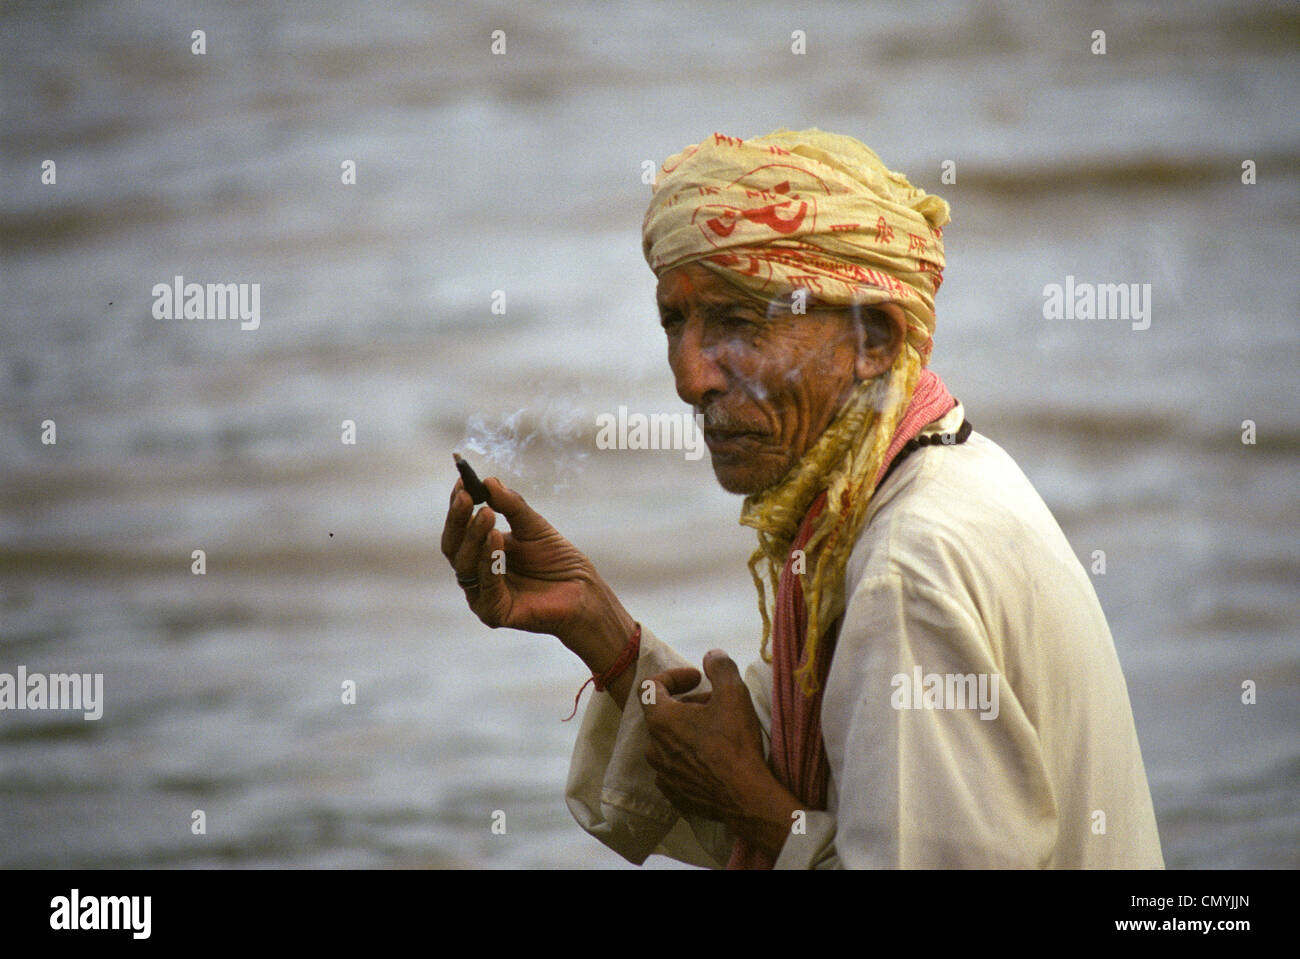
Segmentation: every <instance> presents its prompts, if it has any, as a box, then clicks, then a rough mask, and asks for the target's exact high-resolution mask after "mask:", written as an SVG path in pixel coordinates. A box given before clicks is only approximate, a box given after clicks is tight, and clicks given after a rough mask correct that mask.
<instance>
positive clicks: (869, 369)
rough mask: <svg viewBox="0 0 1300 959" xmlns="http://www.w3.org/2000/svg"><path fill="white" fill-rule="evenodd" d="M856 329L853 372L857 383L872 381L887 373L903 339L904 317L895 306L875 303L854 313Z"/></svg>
mask: <svg viewBox="0 0 1300 959" xmlns="http://www.w3.org/2000/svg"><path fill="white" fill-rule="evenodd" d="M854 320H855V323H856V325H857V329H858V357H857V360H856V362H855V363H854V367H853V371H854V373H855V374H856V375H857V378H858V379H860V380H872V379H875V378H876V377H877V376H880V375H881V374H882V373H885V372H886V371H888V370H889V369H890V368H891V367H892V366H893V365H894V361H895V360H897V359H898V353H899V351H900V350H902V348H903V343H904V341H905V340H906V338H907V316H906V314H904V313H903V308H902V307H901V306H899V305H898V304H897V303H877V304H875V305H874V306H864V307H862V308H860V309H858V310H855V311H854Z"/></svg>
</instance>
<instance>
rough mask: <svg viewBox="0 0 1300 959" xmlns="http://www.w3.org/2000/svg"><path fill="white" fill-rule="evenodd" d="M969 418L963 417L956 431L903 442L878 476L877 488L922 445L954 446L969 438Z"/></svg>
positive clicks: (970, 428) (971, 427) (970, 427)
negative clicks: (883, 473) (892, 460)
mask: <svg viewBox="0 0 1300 959" xmlns="http://www.w3.org/2000/svg"><path fill="white" fill-rule="evenodd" d="M973 429H974V427H973V426H971V422H970V420H967V419H963V420H962V421H961V426H959V427H957V432H956V433H929V434H926V435H922V436H914V437H912V438H911V439H910V440H908V441H907V442H906V443H905V444H903V448H902V449H901V450H899V451H898V455H897V456H895V457H894V462H892V463H890V464H889V469H887V470H885V475H884V476H882V477H880V482H879V483H877V484H876V489H879V488H880V487H881V486H882V485H883V484H884V482H885V480H887V479H889V474H890V473H892V472H894V470H896V469H897V468H898V464H899V463H901V462H903V460H905V459H907V457H908V456H910V455H911V454H912V453H915V452H916V451H917V450H919V449H920V448H921V447H922V446H956V445H957V444H958V443H965V442H966V440H967V439H969V438H970V434H971V430H973Z"/></svg>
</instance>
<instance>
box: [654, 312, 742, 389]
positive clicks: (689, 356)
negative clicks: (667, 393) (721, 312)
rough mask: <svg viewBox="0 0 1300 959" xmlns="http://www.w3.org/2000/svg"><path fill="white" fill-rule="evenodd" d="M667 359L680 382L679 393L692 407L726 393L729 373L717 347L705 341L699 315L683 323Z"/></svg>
mask: <svg viewBox="0 0 1300 959" xmlns="http://www.w3.org/2000/svg"><path fill="white" fill-rule="evenodd" d="M668 359H669V365H671V366H672V370H673V377H674V378H675V379H676V381H677V395H678V396H680V397H681V398H682V400H683V401H685V402H686V403H689V404H690V405H691V406H694V407H697V408H698V407H702V406H705V405H707V403H706V401H705V397H707V396H709V395H710V394H712V393H725V392H726V390H727V377H726V374H725V373H724V372H723V369H722V367H721V366H719V365H718V360H717V355H716V348H715V346H714V345H713V344H711V343H707V342H706V341H705V331H704V323H703V322H702V321H701V320H700V318H699V317H692V318H691V319H689V320H686V321H685V322H684V323H683V324H682V331H681V335H680V336H679V337H678V339H677V342H676V344H674V346H673V349H672V350H671V351H670V353H669V357H668Z"/></svg>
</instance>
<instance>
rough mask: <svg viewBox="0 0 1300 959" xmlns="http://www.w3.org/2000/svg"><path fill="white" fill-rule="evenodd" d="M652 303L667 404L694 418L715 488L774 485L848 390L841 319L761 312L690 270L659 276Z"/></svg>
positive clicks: (850, 326)
mask: <svg viewBox="0 0 1300 959" xmlns="http://www.w3.org/2000/svg"><path fill="white" fill-rule="evenodd" d="M657 298H658V301H659V316H660V320H661V322H662V323H663V327H664V332H665V333H666V334H667V336H668V364H669V366H671V367H672V371H673V376H674V377H675V378H676V380H677V395H678V396H680V397H681V398H682V399H683V400H685V401H686V402H687V403H690V404H691V405H692V406H693V407H695V410H696V412H698V413H703V414H704V427H705V433H704V436H705V442H706V443H707V444H708V447H709V452H710V454H711V455H712V457H713V472H714V474H715V475H716V476H717V478H718V482H719V483H720V484H721V485H722V488H723V489H725V490H727V491H729V492H732V493H745V494H748V493H757V492H759V491H761V490H764V489H766V488H767V487H769V486H771V485H772V484H774V483H776V482H777V481H778V480H780V479H781V478H782V477H783V476H785V474H786V473H787V472H789V470H790V469H791V467H793V466H794V465H795V464H796V463H797V462H798V461H799V460H800V459H801V458H802V457H803V455H804V453H806V452H807V451H808V449H809V448H810V447H811V446H812V445H813V443H815V442H816V441H817V438H818V437H819V436H821V434H822V432H823V431H824V430H825V429H826V427H827V426H829V425H830V423H831V420H833V419H834V417H835V414H836V412H837V411H838V410H839V408H840V406H841V405H842V404H843V402H844V400H845V399H846V398H847V397H848V395H849V393H850V392H851V391H852V389H853V385H854V383H855V376H854V369H855V361H856V358H857V357H858V354H859V350H860V346H861V342H860V341H861V337H860V333H859V330H858V327H857V326H856V325H855V323H854V322H853V320H852V317H851V314H850V313H849V311H846V310H843V309H818V308H815V307H813V306H811V305H810V306H809V308H808V312H807V313H805V314H802V315H799V314H794V313H791V312H790V310H789V309H788V308H785V309H772V310H767V309H765V308H764V307H763V306H761V305H759V304H757V303H756V302H754V301H751V300H749V299H747V298H746V297H744V296H743V295H742V294H741V293H740V292H739V291H738V290H737V289H736V288H735V287H734V286H732V285H731V284H729V283H727V282H726V281H725V280H723V279H722V278H721V277H719V276H718V275H717V274H715V273H713V272H712V271H710V270H708V269H706V268H704V267H702V266H699V265H697V264H693V263H692V264H687V265H685V266H680V267H678V268H676V269H673V270H668V271H666V272H665V273H664V274H663V275H662V276H660V278H659V288H658V293H657Z"/></svg>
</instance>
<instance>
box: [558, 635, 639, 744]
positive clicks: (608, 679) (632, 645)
mask: <svg viewBox="0 0 1300 959" xmlns="http://www.w3.org/2000/svg"><path fill="white" fill-rule="evenodd" d="M640 648H641V624H640V623H637V624H636V629H634V630H632V638H631V639H629V640H628V641H627V645H626V646H624V647H623V652H621V653H619V654H618V659H616V660H614V664H613V665H612V666H610V667H609V669H607V670H605V671H604V672H603V673H597V674H595V675H593V676H592V677H591V679H589V680H587V682H585V683H583V684H582V685H581V686H579V687H578V695H577V696H574V697H573V712H571V713H569V715H568V718H566V719H562V720H561V722H565V723H567V722H568V721H569V720H570V719H572V718H573V717H574V716H576V715H578V700H579V699H581V698H582V691H583V690H584V689H586V688H587V686H588V685H589V684H591V683H595V684H596V692H598V693H603V692H604V691H605V690H607V689H609V687H610V685H611V684H612V683H613V682H614V680H616V679H618V677H620V676H622V675H623V671H624V670H625V669H627V667H628V666H629V665H631V663H632V661H633V660H635V659H636V654H637V651H638V650H640Z"/></svg>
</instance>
